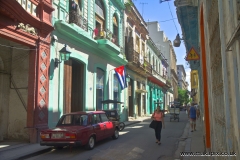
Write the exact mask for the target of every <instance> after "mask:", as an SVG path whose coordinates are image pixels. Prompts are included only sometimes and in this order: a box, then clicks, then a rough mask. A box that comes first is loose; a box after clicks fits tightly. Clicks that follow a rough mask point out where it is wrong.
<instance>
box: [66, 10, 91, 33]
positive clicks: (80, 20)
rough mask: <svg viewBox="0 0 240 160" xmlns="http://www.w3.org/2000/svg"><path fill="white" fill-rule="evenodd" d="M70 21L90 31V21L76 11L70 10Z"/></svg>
mask: <svg viewBox="0 0 240 160" xmlns="http://www.w3.org/2000/svg"><path fill="white" fill-rule="evenodd" d="M69 23H74V24H76V25H77V26H79V27H81V28H82V29H84V30H85V31H88V21H87V20H86V19H85V18H84V17H83V16H81V15H80V14H78V13H77V12H76V11H70V12H69Z"/></svg>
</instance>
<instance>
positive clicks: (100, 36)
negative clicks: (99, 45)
mask: <svg viewBox="0 0 240 160" xmlns="http://www.w3.org/2000/svg"><path fill="white" fill-rule="evenodd" d="M95 36H96V37H95V39H108V40H109V41H111V42H112V43H113V44H115V45H116V46H118V47H120V46H119V43H118V37H117V36H116V35H114V34H113V33H112V32H111V31H109V30H108V29H107V31H100V32H99V34H98V35H95Z"/></svg>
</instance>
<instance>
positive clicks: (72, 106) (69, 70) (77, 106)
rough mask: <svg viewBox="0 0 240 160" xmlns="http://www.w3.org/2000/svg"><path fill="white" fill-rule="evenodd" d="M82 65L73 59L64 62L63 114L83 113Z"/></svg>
mask: <svg viewBox="0 0 240 160" xmlns="http://www.w3.org/2000/svg"><path fill="white" fill-rule="evenodd" d="M83 75H84V65H83V64H82V63H80V62H79V61H77V60H75V59H69V60H68V61H65V62H64V109H63V112H64V114H66V113H71V112H77V111H83V110H84V107H83V105H84V103H83Z"/></svg>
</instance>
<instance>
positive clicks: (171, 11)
mask: <svg viewBox="0 0 240 160" xmlns="http://www.w3.org/2000/svg"><path fill="white" fill-rule="evenodd" d="M168 7H169V10H170V12H171V15H172V20H173V23H174V25H175V28H176V30H177V33H179V32H178V29H177V26H176V24H175V21H174V18H173V14H172V11H171V8H170V5H169V2H168Z"/></svg>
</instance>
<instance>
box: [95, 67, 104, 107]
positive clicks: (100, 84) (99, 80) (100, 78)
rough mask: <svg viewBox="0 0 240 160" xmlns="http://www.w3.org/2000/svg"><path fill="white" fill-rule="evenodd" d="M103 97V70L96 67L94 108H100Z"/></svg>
mask: <svg viewBox="0 0 240 160" xmlns="http://www.w3.org/2000/svg"><path fill="white" fill-rule="evenodd" d="M103 98H104V71H103V70H102V69H101V68H97V79H96V109H97V110H102V109H103V105H102V101H103Z"/></svg>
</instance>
